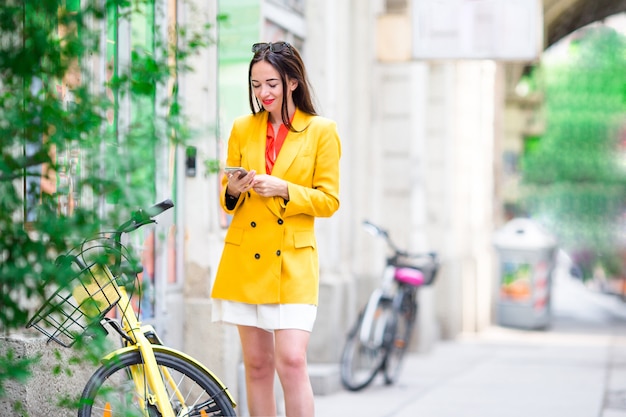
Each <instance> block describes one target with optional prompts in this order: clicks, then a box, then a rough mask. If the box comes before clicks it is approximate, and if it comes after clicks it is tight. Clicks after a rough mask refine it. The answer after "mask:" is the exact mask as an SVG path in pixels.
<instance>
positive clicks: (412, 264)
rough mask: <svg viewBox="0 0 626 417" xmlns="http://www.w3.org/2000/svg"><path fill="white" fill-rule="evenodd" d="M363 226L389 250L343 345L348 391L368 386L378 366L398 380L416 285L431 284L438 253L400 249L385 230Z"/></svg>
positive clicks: (411, 324)
mask: <svg viewBox="0 0 626 417" xmlns="http://www.w3.org/2000/svg"><path fill="white" fill-rule="evenodd" d="M363 226H364V227H365V229H366V230H367V231H368V232H370V233H372V234H374V235H375V236H379V237H382V238H384V239H385V241H386V242H387V245H388V246H389V248H390V249H391V250H392V254H391V255H390V256H389V257H388V258H387V261H386V265H385V269H384V271H383V275H382V281H381V284H380V286H379V287H378V288H376V289H375V290H374V292H372V294H371V295H370V298H369V301H368V302H367V304H366V305H365V307H364V308H363V310H362V311H361V312H360V314H359V316H358V320H357V322H356V323H355V325H354V326H353V327H352V329H351V330H350V332H349V333H348V339H347V340H346V344H345V346H344V348H343V353H342V356H341V382H342V383H343V385H344V386H345V387H346V388H347V389H349V390H351V391H358V390H361V389H363V388H365V387H366V386H368V385H369V384H370V383H371V382H372V381H373V380H374V377H375V376H376V375H377V374H378V372H382V373H383V375H384V378H385V383H386V384H393V383H394V382H395V381H397V379H398V375H399V373H400V368H401V364H402V359H403V358H404V353H405V352H406V350H407V349H408V346H409V342H410V340H411V335H412V332H413V328H414V325H415V318H416V316H417V310H418V303H417V288H419V287H420V286H424V285H430V284H432V283H433V282H434V280H435V277H436V275H437V271H438V269H439V260H438V256H437V254H436V253H434V252H430V253H425V254H412V253H409V252H406V251H403V250H400V249H398V247H397V246H396V245H395V244H394V243H393V241H392V240H391V238H390V237H389V234H388V233H387V231H386V230H384V229H382V228H380V227H378V226H376V225H374V224H373V223H371V222H369V221H365V222H363Z"/></svg>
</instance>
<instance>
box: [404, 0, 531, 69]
mask: <svg viewBox="0 0 626 417" xmlns="http://www.w3.org/2000/svg"><path fill="white" fill-rule="evenodd" d="M412 28H413V35H412V37H413V42H412V55H413V58H414V59H495V60H503V61H532V60H535V59H536V58H537V57H539V55H540V53H541V51H542V50H543V8H542V2H541V0H413V25H412Z"/></svg>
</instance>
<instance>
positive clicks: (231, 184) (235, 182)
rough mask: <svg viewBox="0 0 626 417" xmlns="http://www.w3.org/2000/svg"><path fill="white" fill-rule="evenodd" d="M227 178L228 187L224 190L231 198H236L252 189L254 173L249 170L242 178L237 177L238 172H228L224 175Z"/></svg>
mask: <svg viewBox="0 0 626 417" xmlns="http://www.w3.org/2000/svg"><path fill="white" fill-rule="evenodd" d="M226 175H227V176H228V186H227V188H226V192H227V193H228V194H230V195H232V196H233V197H236V198H238V197H239V194H241V193H244V192H246V191H249V190H250V188H252V182H253V181H254V178H255V175H256V171H255V170H251V171H249V172H248V173H247V174H246V175H244V176H243V177H239V173H238V172H229V173H228V174H226Z"/></svg>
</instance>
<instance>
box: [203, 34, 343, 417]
mask: <svg viewBox="0 0 626 417" xmlns="http://www.w3.org/2000/svg"><path fill="white" fill-rule="evenodd" d="M252 52H254V57H253V58H252V61H251V62H250V67H249V70H248V78H249V79H248V89H249V94H250V109H251V110H252V114H250V115H246V116H242V117H240V118H238V119H236V120H235V122H234V124H233V128H232V131H231V135H230V138H229V141H228V155H227V159H226V164H227V166H231V167H241V168H243V170H241V171H240V172H233V171H230V172H228V173H227V174H226V175H225V176H224V178H223V180H222V182H223V185H224V190H225V191H224V193H223V195H222V196H221V203H222V206H223V207H224V209H225V210H226V211H227V212H228V213H231V214H232V215H233V218H232V222H231V225H230V227H229V229H228V232H227V234H226V239H225V245H224V252H223V254H222V259H221V261H220V264H219V267H218V270H217V276H216V279H215V283H214V286H213V292H212V297H213V298H214V304H213V306H214V307H213V320H214V321H221V322H226V323H232V324H235V325H237V328H238V331H239V337H240V339H241V345H242V350H243V361H244V366H245V375H246V390H247V400H248V408H249V410H250V415H251V416H272V415H276V403H275V399H274V398H275V396H274V374H275V372H276V373H277V374H278V377H279V379H280V382H281V385H282V388H283V392H284V396H285V411H286V414H287V416H289V417H296V416H303V417H306V416H311V417H312V416H313V415H314V406H313V390H312V388H311V383H310V380H309V375H308V371H307V362H306V351H307V346H308V343H309V336H310V333H311V330H312V329H313V323H314V321H315V316H316V313H317V302H318V282H319V267H318V254H317V243H316V239H315V232H314V221H315V218H316V217H330V216H331V215H332V214H333V213H334V212H335V211H337V209H338V208H339V158H340V154H341V145H340V142H339V136H338V134H337V128H336V125H335V123H334V122H333V121H331V120H328V119H325V118H322V117H319V116H317V115H316V114H317V112H316V111H315V107H314V106H313V103H312V100H311V94H310V88H309V84H308V79H307V76H306V71H305V67H304V64H303V62H302V59H301V57H300V54H299V52H298V51H297V50H296V48H294V47H293V46H291V45H290V44H288V43H287V42H275V43H258V44H254V45H253V46H252ZM244 172H245V175H244Z"/></svg>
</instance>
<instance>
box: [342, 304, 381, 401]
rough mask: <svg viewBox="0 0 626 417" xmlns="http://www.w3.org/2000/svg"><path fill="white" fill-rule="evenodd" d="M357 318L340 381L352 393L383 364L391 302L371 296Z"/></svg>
mask: <svg viewBox="0 0 626 417" xmlns="http://www.w3.org/2000/svg"><path fill="white" fill-rule="evenodd" d="M368 305H369V307H366V308H365V310H364V311H363V312H361V314H360V315H359V319H358V320H357V322H356V324H355V326H354V327H353V328H352V330H351V331H350V333H349V334H348V339H347V340H346V344H345V346H344V348H343V352H342V355H341V382H342V383H343V385H344V387H346V388H347V389H349V390H351V391H358V390H360V389H363V388H365V387H366V386H367V385H369V384H370V383H371V382H372V381H373V380H374V377H375V376H376V374H377V373H378V371H379V370H380V369H381V367H382V365H383V363H384V361H385V354H386V350H385V341H384V339H385V334H386V332H387V328H388V326H389V324H390V322H391V320H392V308H391V307H392V306H391V299H389V298H388V297H385V296H383V295H379V296H378V297H373V298H372V299H370V302H369V303H368Z"/></svg>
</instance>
